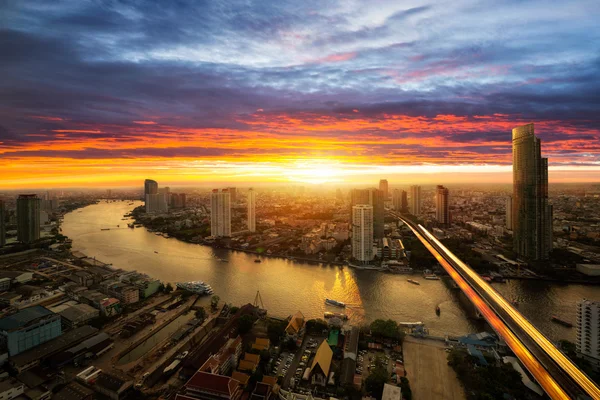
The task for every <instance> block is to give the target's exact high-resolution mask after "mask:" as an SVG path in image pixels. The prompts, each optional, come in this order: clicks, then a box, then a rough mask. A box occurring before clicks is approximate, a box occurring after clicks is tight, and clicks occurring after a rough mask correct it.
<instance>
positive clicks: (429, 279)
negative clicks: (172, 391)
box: [423, 274, 440, 281]
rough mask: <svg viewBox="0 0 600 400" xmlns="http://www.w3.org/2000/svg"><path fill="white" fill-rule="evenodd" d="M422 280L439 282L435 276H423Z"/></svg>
mask: <svg viewBox="0 0 600 400" xmlns="http://www.w3.org/2000/svg"><path fill="white" fill-rule="evenodd" d="M423 278H425V279H427V280H428V281H439V280H440V278H439V277H438V276H437V275H435V274H432V275H425V276H424V277H423Z"/></svg>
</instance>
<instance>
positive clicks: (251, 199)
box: [248, 188, 256, 232]
mask: <svg viewBox="0 0 600 400" xmlns="http://www.w3.org/2000/svg"><path fill="white" fill-rule="evenodd" d="M248 230H249V231H250V232H256V192H255V191H254V190H253V189H252V188H250V189H249V190H248Z"/></svg>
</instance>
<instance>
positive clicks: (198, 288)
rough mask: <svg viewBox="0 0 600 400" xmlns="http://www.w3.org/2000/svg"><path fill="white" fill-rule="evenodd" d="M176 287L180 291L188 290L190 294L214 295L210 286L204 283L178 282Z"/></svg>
mask: <svg viewBox="0 0 600 400" xmlns="http://www.w3.org/2000/svg"><path fill="white" fill-rule="evenodd" d="M176 286H177V288H178V289H181V290H187V291H188V292H192V293H195V294H200V295H210V294H213V293H214V292H213V290H212V288H211V287H210V285H209V284H208V283H204V282H202V281H193V282H177V283H176Z"/></svg>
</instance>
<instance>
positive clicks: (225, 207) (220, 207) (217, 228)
mask: <svg viewBox="0 0 600 400" xmlns="http://www.w3.org/2000/svg"><path fill="white" fill-rule="evenodd" d="M230 196H231V195H230V193H229V190H228V189H223V190H221V191H220V192H219V189H213V191H212V193H211V196H210V234H211V236H214V237H229V236H231V197H230Z"/></svg>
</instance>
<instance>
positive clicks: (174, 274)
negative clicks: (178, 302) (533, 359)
mask: <svg viewBox="0 0 600 400" xmlns="http://www.w3.org/2000/svg"><path fill="white" fill-rule="evenodd" d="M129 204H130V203H129V202H110V203H107V202H101V203H99V204H95V205H91V206H88V207H85V208H82V209H79V210H76V211H74V212H72V213H70V214H67V215H65V218H64V223H63V225H62V229H63V233H64V234H65V235H66V236H68V237H70V238H71V239H73V250H79V251H81V252H83V253H84V254H86V255H87V256H89V257H96V258H97V259H98V260H100V261H103V262H106V263H111V264H113V265H114V266H115V267H118V268H122V269H124V270H136V271H139V272H143V273H146V274H148V275H150V276H153V277H155V278H157V279H160V280H161V281H164V282H179V281H193V280H202V281H206V282H208V283H209V284H210V285H211V286H212V287H213V289H214V290H215V293H216V294H218V295H219V296H220V297H221V299H223V300H224V301H226V302H229V303H232V304H234V305H241V304H245V303H252V302H253V301H254V297H255V295H256V291H257V290H260V294H261V297H262V299H263V302H264V305H265V308H267V309H268V310H269V314H271V315H276V316H281V317H285V316H287V315H290V314H292V313H295V312H296V311H298V310H300V311H302V313H303V314H304V315H305V316H306V317H307V318H316V317H322V316H323V312H325V311H338V312H339V310H340V309H339V308H336V307H331V306H327V305H325V303H324V300H325V298H333V299H336V300H340V301H343V302H345V303H346V304H347V305H348V306H347V307H346V310H345V311H344V312H345V313H346V314H348V315H349V317H350V321H351V322H353V323H358V324H360V323H364V322H369V321H372V320H374V319H377V318H385V319H387V318H391V319H393V320H396V321H399V322H400V321H423V322H424V323H425V326H426V327H427V328H429V330H430V332H431V333H432V334H435V335H444V334H451V335H462V334H465V333H469V332H475V331H477V330H478V327H477V326H476V325H475V324H474V323H472V322H471V321H470V320H468V319H467V318H466V315H465V312H464V311H463V310H462V309H461V307H460V306H459V304H458V302H457V301H456V297H455V295H454V294H453V293H452V292H451V291H450V290H448V289H447V287H446V286H445V285H444V283H442V282H441V281H427V280H424V279H419V278H415V279H418V280H419V281H420V282H421V285H420V286H417V285H413V284H410V283H408V282H407V281H406V279H407V276H406V275H390V274H384V273H380V272H375V271H356V270H353V269H350V268H343V269H342V268H339V267H325V266H317V265H310V264H306V263H299V262H295V261H294V262H292V261H290V260H286V259H279V258H263V259H262V263H255V262H254V259H255V257H254V256H253V255H251V254H246V253H242V252H235V251H233V252H232V251H228V250H223V249H213V248H211V247H208V246H203V245H197V244H191V243H185V242H181V241H179V240H176V239H166V238H164V237H162V236H157V235H155V234H153V233H151V232H148V231H146V229H143V228H136V229H130V228H127V222H128V221H123V220H122V218H123V215H124V214H127V213H128V212H129V211H131V210H132V209H133V208H134V207H137V206H138V205H140V204H141V202H134V205H129ZM117 225H120V228H117V227H116V226H117ZM102 228H110V230H109V231H102V230H101V229H102ZM155 251H157V252H158V253H155ZM220 259H225V260H227V262H224V261H220ZM495 287H496V288H497V289H498V290H499V291H500V292H501V293H502V294H504V295H505V296H506V297H507V298H509V299H511V300H513V299H517V300H518V301H519V302H520V306H519V308H520V310H521V312H523V313H524V314H525V316H526V317H528V318H530V320H531V321H532V322H533V323H534V324H536V325H537V326H538V327H539V328H540V329H541V330H542V332H544V333H545V334H546V335H548V336H549V337H550V338H551V339H554V340H557V339H562V338H566V339H571V340H574V338H575V336H576V332H575V329H574V328H573V329H568V328H565V327H563V326H560V325H557V324H555V323H552V322H550V317H551V316H552V315H556V316H559V317H562V318H563V319H566V320H569V321H572V322H575V315H576V309H575V305H576V303H577V301H579V300H580V299H581V298H583V297H586V298H590V299H594V298H595V299H599V298H600V288H597V287H592V286H583V285H569V286H559V285H549V284H547V283H543V282H527V281H510V282H508V283H506V284H497V285H495ZM206 301H207V302H208V299H206ZM436 305H439V306H440V308H441V315H440V316H439V317H438V316H437V315H436V314H435V307H436Z"/></svg>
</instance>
